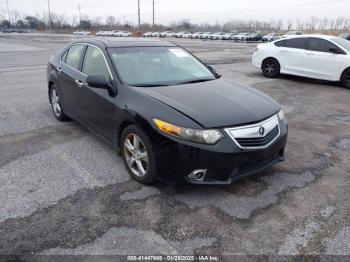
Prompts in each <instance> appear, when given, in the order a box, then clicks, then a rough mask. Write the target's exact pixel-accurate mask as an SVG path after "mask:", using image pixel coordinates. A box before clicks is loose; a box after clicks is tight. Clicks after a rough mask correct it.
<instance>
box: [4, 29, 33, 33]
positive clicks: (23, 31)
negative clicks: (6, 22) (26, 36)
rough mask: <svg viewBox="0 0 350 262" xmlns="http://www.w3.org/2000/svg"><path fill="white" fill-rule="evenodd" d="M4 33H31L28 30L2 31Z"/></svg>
mask: <svg viewBox="0 0 350 262" xmlns="http://www.w3.org/2000/svg"><path fill="white" fill-rule="evenodd" d="M2 32H3V33H29V30H27V29H18V28H6V29H3V30H2Z"/></svg>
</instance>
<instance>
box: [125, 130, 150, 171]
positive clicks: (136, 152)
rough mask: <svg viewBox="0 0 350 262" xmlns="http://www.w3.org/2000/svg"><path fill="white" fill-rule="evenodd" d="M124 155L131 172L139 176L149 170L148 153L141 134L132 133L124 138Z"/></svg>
mask: <svg viewBox="0 0 350 262" xmlns="http://www.w3.org/2000/svg"><path fill="white" fill-rule="evenodd" d="M124 157H125V160H126V163H127V165H128V167H129V168H130V170H131V172H132V173H133V174H134V175H135V176H138V177H143V176H145V175H146V173H147V170H148V153H147V149H146V146H145V144H144V143H143V141H142V140H141V138H140V137H139V136H137V135H136V134H133V133H130V134H128V135H127V136H126V137H125V140H124Z"/></svg>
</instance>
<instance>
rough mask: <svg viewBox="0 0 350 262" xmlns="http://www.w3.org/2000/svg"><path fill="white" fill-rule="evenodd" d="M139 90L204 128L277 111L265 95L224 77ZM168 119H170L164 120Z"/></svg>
mask: <svg viewBox="0 0 350 262" xmlns="http://www.w3.org/2000/svg"><path fill="white" fill-rule="evenodd" d="M138 90H139V91H141V92H143V93H145V94H146V95H148V96H151V97H152V98H154V99H156V100H158V101H160V102H162V103H164V104H166V105H168V106H170V107H172V108H173V109H175V110H177V111H179V112H181V113H182V114H184V115H186V116H187V117H189V118H191V119H192V120H194V121H195V122H197V123H198V124H200V125H201V126H203V127H204V128H214V127H227V126H236V125H242V124H247V123H253V122H257V121H260V120H263V119H266V118H268V117H270V116H272V115H273V114H276V113H277V112H278V111H279V110H280V105H279V104H278V103H277V102H276V101H275V100H273V99H272V98H270V97H269V96H267V95H265V94H263V93H261V92H259V91H258V90H256V89H253V88H251V87H247V86H244V85H242V84H240V83H237V82H235V81H232V80H228V79H224V78H221V79H216V80H213V81H207V82H201V83H195V84H186V85H176V86H162V87H151V88H142V87H141V88H138ZM165 120H167V121H169V122H171V119H165Z"/></svg>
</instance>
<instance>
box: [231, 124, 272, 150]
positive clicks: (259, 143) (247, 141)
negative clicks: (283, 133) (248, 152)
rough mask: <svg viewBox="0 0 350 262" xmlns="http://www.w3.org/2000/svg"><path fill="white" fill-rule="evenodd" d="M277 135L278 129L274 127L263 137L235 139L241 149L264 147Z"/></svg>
mask: <svg viewBox="0 0 350 262" xmlns="http://www.w3.org/2000/svg"><path fill="white" fill-rule="evenodd" d="M278 134H279V128H278V126H276V127H275V128H274V129H273V130H272V131H271V132H270V133H268V134H267V135H266V136H265V137H252V138H236V141H237V143H238V144H240V146H241V147H264V146H266V145H268V144H270V143H271V142H272V141H273V140H274V139H275V138H276V137H277V136H278Z"/></svg>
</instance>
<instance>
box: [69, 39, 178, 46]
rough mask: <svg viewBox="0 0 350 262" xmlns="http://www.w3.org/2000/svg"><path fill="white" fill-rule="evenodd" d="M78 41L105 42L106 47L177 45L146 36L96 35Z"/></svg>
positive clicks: (88, 42)
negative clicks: (110, 36)
mask: <svg viewBox="0 0 350 262" xmlns="http://www.w3.org/2000/svg"><path fill="white" fill-rule="evenodd" d="M75 42H77V43H87V44H101V43H102V44H103V45H104V46H106V47H152V46H168V47H174V46H177V45H175V44H173V43H170V42H167V41H162V40H158V39H144V38H136V37H129V38H109V37H94V38H86V39H79V40H76V41H75Z"/></svg>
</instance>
